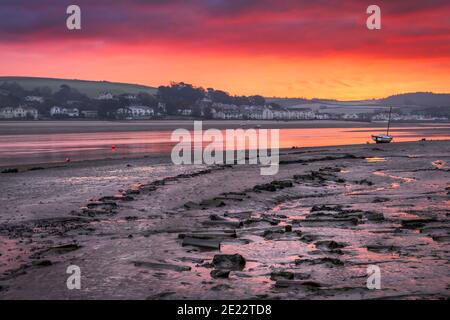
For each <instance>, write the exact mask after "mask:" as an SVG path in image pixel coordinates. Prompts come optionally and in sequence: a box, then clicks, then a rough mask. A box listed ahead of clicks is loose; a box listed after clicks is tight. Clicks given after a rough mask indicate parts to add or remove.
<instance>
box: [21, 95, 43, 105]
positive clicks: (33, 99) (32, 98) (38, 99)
mask: <svg viewBox="0 0 450 320" xmlns="http://www.w3.org/2000/svg"><path fill="white" fill-rule="evenodd" d="M25 101H28V102H38V103H42V102H44V98H43V97H39V96H26V97H25Z"/></svg>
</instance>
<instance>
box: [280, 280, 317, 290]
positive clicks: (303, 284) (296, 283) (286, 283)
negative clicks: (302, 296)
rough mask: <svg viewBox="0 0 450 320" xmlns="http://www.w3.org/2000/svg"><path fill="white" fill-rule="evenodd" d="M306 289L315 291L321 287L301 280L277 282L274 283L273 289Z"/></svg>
mask: <svg viewBox="0 0 450 320" xmlns="http://www.w3.org/2000/svg"><path fill="white" fill-rule="evenodd" d="M299 286H301V287H306V288H308V289H317V288H320V287H322V285H321V284H320V283H318V282H314V281H303V280H284V279H280V280H277V282H276V283H275V287H278V288H289V287H299Z"/></svg>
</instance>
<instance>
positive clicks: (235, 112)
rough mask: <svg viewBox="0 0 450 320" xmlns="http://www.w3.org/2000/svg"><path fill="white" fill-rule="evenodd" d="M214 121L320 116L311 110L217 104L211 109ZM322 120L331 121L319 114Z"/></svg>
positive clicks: (296, 118) (310, 117) (326, 116)
mask: <svg viewBox="0 0 450 320" xmlns="http://www.w3.org/2000/svg"><path fill="white" fill-rule="evenodd" d="M211 113H212V117H213V119H223V120H241V119H248V120H313V119H317V118H318V114H317V113H314V112H313V111H311V110H310V109H297V110H296V109H292V110H288V109H272V108H271V107H269V106H240V107H239V106H236V105H226V104H221V103H215V104H213V106H212V109H211ZM319 117H320V118H321V119H329V116H328V115H327V114H323V113H322V114H319Z"/></svg>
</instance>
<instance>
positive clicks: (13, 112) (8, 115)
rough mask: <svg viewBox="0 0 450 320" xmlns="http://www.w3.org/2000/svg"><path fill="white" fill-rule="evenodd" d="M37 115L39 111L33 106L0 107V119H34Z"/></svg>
mask: <svg viewBox="0 0 450 320" xmlns="http://www.w3.org/2000/svg"><path fill="white" fill-rule="evenodd" d="M38 117H39V112H38V110H37V109H35V108H31V107H26V106H19V107H17V108H13V107H6V108H0V119H34V120H36V119H37V118H38Z"/></svg>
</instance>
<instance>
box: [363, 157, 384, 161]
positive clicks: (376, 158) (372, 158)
mask: <svg viewBox="0 0 450 320" xmlns="http://www.w3.org/2000/svg"><path fill="white" fill-rule="evenodd" d="M366 161H367V162H385V161H386V158H382V157H368V158H366Z"/></svg>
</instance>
